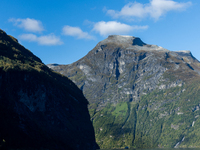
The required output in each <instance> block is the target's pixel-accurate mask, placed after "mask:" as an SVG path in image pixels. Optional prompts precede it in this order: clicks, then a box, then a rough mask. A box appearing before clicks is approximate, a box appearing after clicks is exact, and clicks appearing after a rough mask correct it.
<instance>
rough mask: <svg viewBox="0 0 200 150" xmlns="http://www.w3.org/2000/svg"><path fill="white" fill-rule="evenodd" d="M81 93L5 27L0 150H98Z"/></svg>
mask: <svg viewBox="0 0 200 150" xmlns="http://www.w3.org/2000/svg"><path fill="white" fill-rule="evenodd" d="M87 105H88V101H87V100H86V99H85V97H84V96H83V94H82V91H81V90H80V89H79V88H78V87H77V86H76V85H75V84H74V83H73V82H72V81H71V80H69V79H68V78H67V77H65V76H63V75H60V74H58V73H56V72H53V71H52V70H51V69H49V68H48V67H47V66H46V65H44V64H43V63H42V61H41V60H40V59H39V58H38V57H36V56H35V55H33V54H32V53H31V52H30V51H29V50H27V49H25V48H24V47H23V46H22V45H20V44H19V43H18V41H17V39H15V38H14V37H12V36H9V35H7V34H6V33H5V32H4V31H2V30H0V149H12V150H15V149H17V150H29V149H30V150H36V149H37V150H43V149H45V150H69V149H70V150H71V149H72V150H73V149H74V150H89V149H91V150H95V149H96V148H98V146H97V144H96V142H95V135H94V128H93V126H92V122H91V121H90V116H89V112H88V108H87Z"/></svg>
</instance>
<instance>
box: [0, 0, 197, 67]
mask: <svg viewBox="0 0 200 150" xmlns="http://www.w3.org/2000/svg"><path fill="white" fill-rule="evenodd" d="M199 8H200V1H199V0H82V1H81V0H73V1H72V0H57V1H56V0H27V1H25V0H1V5H0V28H1V29H2V30H4V31H6V32H7V34H10V35H12V36H14V37H15V38H17V39H18V40H19V42H20V43H21V44H22V45H23V46H25V47H26V48H27V49H29V50H31V51H32V52H33V53H34V54H35V55H37V56H38V57H40V58H41V60H42V61H43V62H44V63H45V64H49V63H58V64H70V63H73V62H75V61H77V60H79V59H80V58H82V57H83V56H85V55H86V54H87V53H88V52H89V51H90V50H92V49H93V48H94V47H95V45H96V44H97V43H98V42H99V41H101V40H103V39H105V38H107V36H108V35H112V34H117V35H131V36H135V37H140V38H141V39H142V40H143V41H144V42H145V43H147V44H155V45H159V46H162V47H164V48H166V49H168V50H171V51H176V50H190V51H191V52H192V54H193V55H194V56H195V57H196V58H197V59H198V60H200V53H199V50H200V44H199V41H200V30H199V28H200V9H199Z"/></svg>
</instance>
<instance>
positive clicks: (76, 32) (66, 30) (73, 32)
mask: <svg viewBox="0 0 200 150" xmlns="http://www.w3.org/2000/svg"><path fill="white" fill-rule="evenodd" d="M63 34H64V35H69V36H73V37H77V38H78V39H90V40H94V39H95V37H93V36H91V35H89V34H88V32H83V31H82V30H81V29H80V28H79V27H72V26H64V27H63Z"/></svg>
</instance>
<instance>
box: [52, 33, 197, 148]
mask: <svg viewBox="0 0 200 150" xmlns="http://www.w3.org/2000/svg"><path fill="white" fill-rule="evenodd" d="M48 66H49V67H50V68H52V69H53V70H54V71H57V72H60V73H61V74H63V75H65V76H67V77H69V78H70V79H71V80H72V81H73V82H74V83H75V84H76V85H78V87H79V88H80V89H81V90H82V91H83V93H84V95H85V97H86V98H87V99H88V101H89V102H90V105H89V111H90V115H91V117H92V121H93V125H94V128H95V136H96V139H97V143H98V144H99V145H100V147H101V148H124V147H126V146H128V147H130V148H149V147H175V146H176V147H198V144H200V140H197V139H198V135H193V134H195V131H198V129H200V126H196V128H195V129H194V127H195V125H196V122H198V121H200V120H198V117H196V118H195V116H198V115H199V113H200V112H199V111H198V110H196V111H193V110H194V108H196V106H198V105H199V102H198V96H199V93H198V91H199V85H200V75H199V73H200V63H199V61H198V60H197V59H196V58H195V57H193V56H192V54H191V52H190V51H170V50H167V49H165V48H163V47H160V46H157V45H150V44H146V43H144V42H143V41H142V40H141V39H140V38H137V37H133V36H120V35H111V36H109V37H108V38H107V39H105V40H103V41H101V42H99V43H98V44H97V45H96V46H95V47H94V48H93V49H92V50H91V51H90V52H89V53H88V54H87V55H86V56H85V57H83V58H81V59H80V60H78V61H76V62H74V63H72V64H70V65H48ZM191 93H193V94H191ZM194 121H195V125H193V122H194ZM193 136H194V138H195V140H193V141H192V140H191V137H193ZM183 137H184V141H182V139H183ZM180 141H181V142H180ZM178 142H179V144H178V145H177V143H178Z"/></svg>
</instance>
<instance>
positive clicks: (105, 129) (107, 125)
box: [90, 82, 200, 148]
mask: <svg viewBox="0 0 200 150" xmlns="http://www.w3.org/2000/svg"><path fill="white" fill-rule="evenodd" d="M199 97H200V82H193V83H190V84H184V85H183V86H177V87H174V88H169V89H166V90H158V89H157V90H154V91H153V92H151V93H149V94H147V95H144V96H143V97H141V100H140V102H138V103H135V102H119V103H117V104H108V105H107V106H106V107H105V108H103V109H102V110H100V111H97V112H95V109H92V110H90V111H91V112H92V114H93V116H92V118H93V125H94V128H95V134H96V140H97V143H98V144H99V146H100V147H101V148H120V147H121V148H124V147H125V146H129V147H131V148H153V147H171V148H172V147H174V146H175V145H176V143H178V142H180V141H181V140H182V139H183V138H184V141H183V142H182V143H181V145H180V147H198V145H200V139H199V137H200V134H199V130H200V129H199V128H200V125H199V123H200V119H199V117H198V116H199V115H200V110H194V109H195V108H196V106H199V105H200V102H199V100H200V98H199ZM193 121H194V122H195V123H194V125H193V126H192V124H193Z"/></svg>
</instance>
